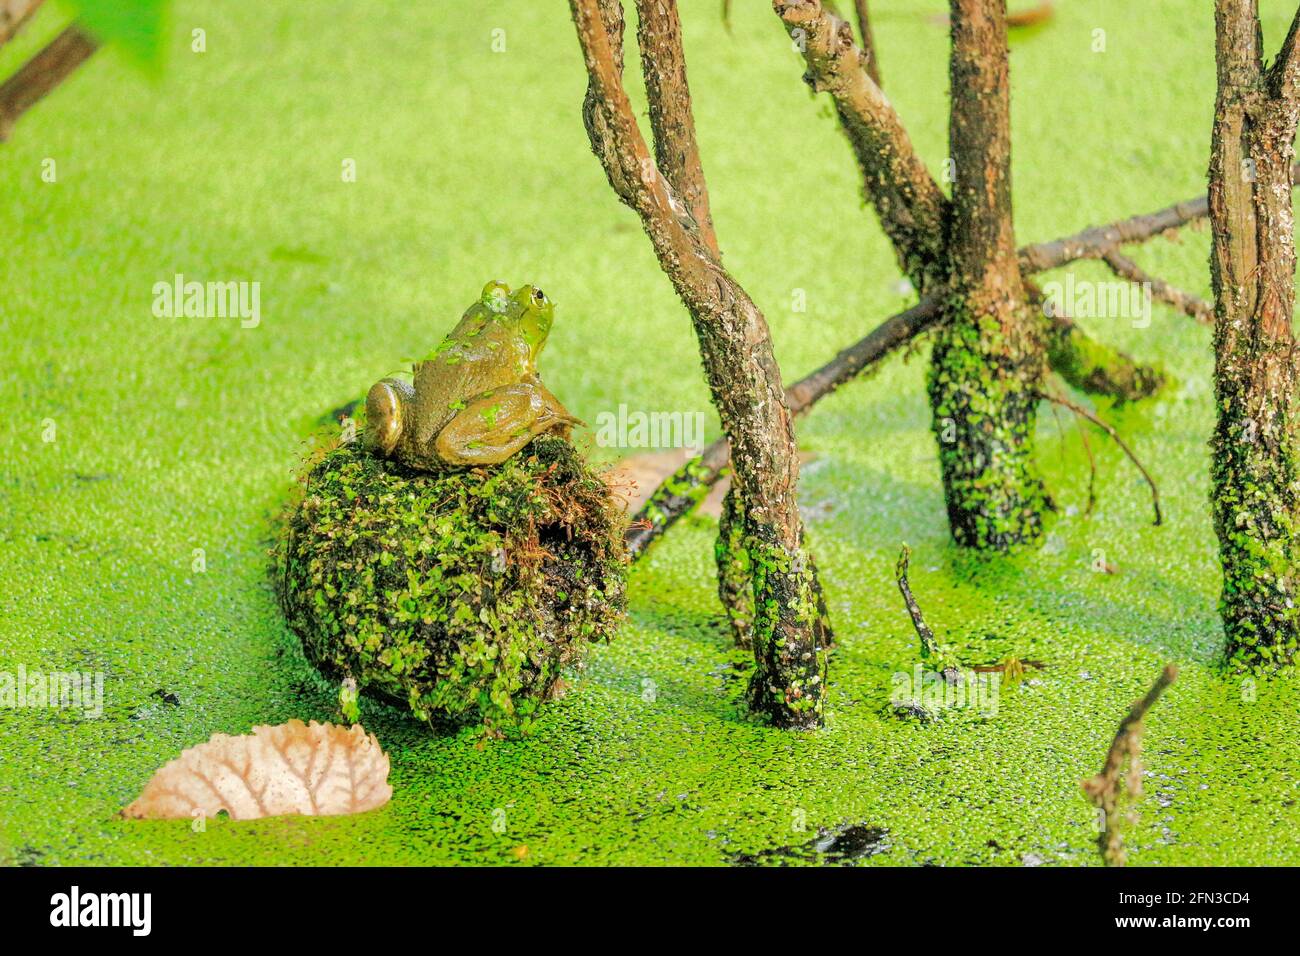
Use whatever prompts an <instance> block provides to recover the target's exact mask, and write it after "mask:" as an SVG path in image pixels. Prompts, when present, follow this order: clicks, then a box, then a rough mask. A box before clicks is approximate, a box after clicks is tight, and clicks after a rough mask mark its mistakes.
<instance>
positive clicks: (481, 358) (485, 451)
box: [365, 281, 582, 471]
mask: <svg viewBox="0 0 1300 956" xmlns="http://www.w3.org/2000/svg"><path fill="white" fill-rule="evenodd" d="M554 319H555V306H554V305H552V304H551V301H550V300H549V299H548V298H547V297H546V295H545V294H544V293H543V292H542V290H541V289H538V288H536V287H535V286H531V285H529V286H524V287H523V288H522V289H519V290H518V291H513V290H512V289H511V288H510V287H509V286H508V285H506V284H505V283H504V282H500V281H494V282H489V283H488V284H487V285H486V286H484V288H483V294H482V295H481V296H480V297H479V300H478V301H477V302H475V303H474V304H473V305H471V306H470V307H469V309H467V310H466V312H465V314H464V316H462V317H461V320H460V322H459V324H457V326H456V328H454V329H453V330H452V332H451V334H450V335H448V336H447V337H446V338H445V339H443V340H442V344H441V345H439V346H438V347H437V348H436V349H434V351H433V352H432V354H430V355H429V356H428V357H426V358H425V359H423V360H422V361H419V362H416V363H415V367H414V373H415V376H414V381H413V382H410V383H408V382H406V381H404V380H402V379H398V378H385V379H382V380H381V381H378V382H376V383H375V384H374V385H373V386H371V388H370V392H369V394H368V395H367V396H366V431H365V442H366V446H367V447H368V448H369V449H370V450H371V451H373V452H374V453H376V454H378V455H382V456H384V457H386V458H392V459H395V460H396V461H398V462H400V463H401V464H403V465H405V466H407V467H408V468H415V469H420V470H422V471H441V470H443V469H446V468H457V467H467V466H473V465H495V464H499V463H500V462H503V461H505V460H506V459H507V458H509V457H510V456H511V455H513V454H514V453H515V452H517V451H519V450H520V449H521V448H523V447H524V446H525V445H527V444H528V443H529V442H530V441H532V440H533V439H534V438H536V437H537V436H538V435H541V434H543V433H544V432H550V431H554V432H559V433H560V434H562V435H563V436H564V437H566V438H567V437H568V435H569V429H570V428H571V427H572V426H574V425H581V424H582V422H581V421H579V420H578V419H576V418H574V417H573V416H572V415H570V414H569V412H568V411H567V410H566V409H565V407H564V406H563V405H561V404H560V400H559V399H557V398H556V397H555V396H554V395H552V394H551V392H550V391H549V390H548V389H547V387H546V386H545V385H543V384H542V380H541V378H539V377H538V374H537V356H538V355H539V354H540V353H541V351H542V347H543V346H544V345H545V344H546V337H547V336H548V335H549V334H550V331H551V324H552V322H553V321H554Z"/></svg>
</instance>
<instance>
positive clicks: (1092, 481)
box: [1053, 406, 1097, 518]
mask: <svg viewBox="0 0 1300 956" xmlns="http://www.w3.org/2000/svg"><path fill="white" fill-rule="evenodd" d="M1053 407H1055V406H1053ZM1074 427H1075V429H1076V430H1077V431H1078V432H1079V440H1080V441H1081V442H1082V443H1083V453H1084V454H1085V455H1087V456H1088V507H1086V508H1084V509H1083V516H1084V517H1085V518H1089V517H1092V509H1093V508H1094V507H1095V506H1096V504H1097V459H1096V457H1095V456H1094V455H1093V454H1092V442H1090V441H1089V440H1088V433H1087V432H1086V431H1084V430H1083V426H1082V425H1080V424H1079V419H1078V417H1076V418H1075V419H1074Z"/></svg>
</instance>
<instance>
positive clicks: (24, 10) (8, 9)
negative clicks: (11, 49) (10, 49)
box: [0, 0, 45, 46]
mask: <svg viewBox="0 0 1300 956" xmlns="http://www.w3.org/2000/svg"><path fill="white" fill-rule="evenodd" d="M44 2H45V0H0V46H4V45H5V44H6V43H8V42H9V41H10V40H12V39H13V38H14V37H15V36H17V34H18V31H19V30H21V29H22V28H23V26H24V25H25V24H26V23H27V21H28V20H30V19H31V16H32V14H33V13H35V12H36V11H37V10H38V9H39V8H40V6H41V4H42V3H44Z"/></svg>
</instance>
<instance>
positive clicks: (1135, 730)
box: [1082, 664, 1178, 866]
mask: <svg viewBox="0 0 1300 956" xmlns="http://www.w3.org/2000/svg"><path fill="white" fill-rule="evenodd" d="M1177 679H1178V668H1177V667H1175V666H1174V665H1173V664H1166V665H1165V668H1164V670H1163V671H1161V672H1160V677H1159V678H1157V679H1156V682H1155V683H1154V684H1153V685H1152V686H1151V689H1150V690H1149V691H1147V693H1146V696H1145V697H1143V698H1142V699H1141V700H1139V701H1135V702H1134V704H1133V706H1132V707H1130V708H1129V712H1128V714H1126V715H1125V717H1124V719H1123V720H1121V721H1120V724H1119V729H1118V730H1117V731H1116V732H1115V739H1114V740H1112V741H1111V744H1110V749H1109V750H1107V751H1106V762H1105V764H1104V765H1103V766H1102V768H1101V773H1099V774H1097V775H1096V776H1095V777H1091V778H1089V779H1087V780H1084V781H1083V783H1082V786H1083V791H1084V793H1085V794H1087V796H1088V798H1089V799H1090V800H1091V801H1092V802H1093V803H1094V804H1095V805H1096V806H1097V807H1098V808H1100V809H1101V810H1102V811H1103V813H1104V814H1105V824H1104V828H1103V829H1102V831H1101V833H1100V835H1099V836H1098V838H1097V846H1098V848H1099V849H1100V850H1101V856H1102V859H1103V860H1104V861H1105V863H1106V865H1107V866H1123V865H1124V862H1125V853H1124V842H1123V836H1122V831H1123V823H1124V813H1123V812H1122V811H1123V807H1122V806H1121V795H1127V797H1128V799H1129V800H1135V799H1136V798H1137V797H1138V796H1140V795H1141V792H1142V763H1141V758H1142V719H1143V718H1144V717H1145V716H1146V714H1147V711H1149V710H1150V709H1151V707H1152V706H1153V705H1154V704H1155V702H1156V701H1157V700H1159V699H1160V695H1161V694H1163V693H1164V692H1165V690H1167V689H1168V687H1169V686H1170V685H1171V684H1172V683H1173V682H1174V681H1175V680H1177ZM1125 760H1127V761H1128V763H1129V769H1128V773H1127V774H1124V762H1125Z"/></svg>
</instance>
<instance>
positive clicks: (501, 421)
mask: <svg viewBox="0 0 1300 956" xmlns="http://www.w3.org/2000/svg"><path fill="white" fill-rule="evenodd" d="M576 424H581V422H579V421H578V419H576V418H574V417H573V416H572V415H570V414H569V413H568V412H567V411H565V409H564V406H563V405H561V404H560V403H559V401H558V400H557V399H556V398H555V396H554V395H552V394H551V393H550V392H549V391H547V390H546V388H545V387H544V386H542V385H540V384H532V383H521V384H516V385H505V386H502V387H501V388H498V389H493V390H492V391H490V392H487V393H485V394H483V395H480V396H479V397H478V398H475V399H473V400H472V401H470V402H469V404H467V405H466V406H465V407H464V408H463V409H461V410H460V412H459V413H457V415H456V417H455V418H453V419H452V420H451V421H450V422H448V423H447V425H446V426H445V427H444V428H443V429H442V431H441V432H439V433H438V437H437V439H435V443H434V447H435V450H436V451H437V453H438V457H439V458H440V459H442V460H443V461H444V462H446V463H447V464H449V465H462V466H464V465H495V464H499V463H501V462H503V461H505V460H506V459H507V458H509V457H510V456H511V455H513V454H514V453H515V452H517V451H519V450H520V449H521V448H523V447H524V446H525V445H527V444H528V443H529V442H530V441H532V440H533V439H534V438H536V437H537V436H538V435H540V434H542V433H543V432H547V431H552V430H563V431H565V432H567V430H568V428H569V427H570V426H572V425H576Z"/></svg>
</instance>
